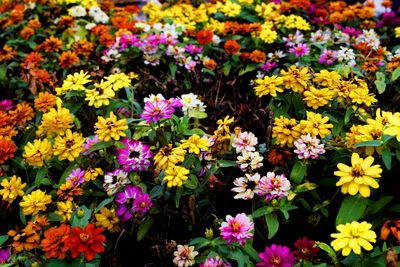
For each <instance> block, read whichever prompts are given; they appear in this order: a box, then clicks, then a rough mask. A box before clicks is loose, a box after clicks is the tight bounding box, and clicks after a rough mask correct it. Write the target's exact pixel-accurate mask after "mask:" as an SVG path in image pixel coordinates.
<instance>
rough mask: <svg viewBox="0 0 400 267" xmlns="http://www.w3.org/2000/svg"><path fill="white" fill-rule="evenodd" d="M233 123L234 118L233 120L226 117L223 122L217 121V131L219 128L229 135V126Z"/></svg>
mask: <svg viewBox="0 0 400 267" xmlns="http://www.w3.org/2000/svg"><path fill="white" fill-rule="evenodd" d="M234 121H235V118H234V117H232V118H229V116H226V117H225V118H224V120H221V119H219V120H218V121H217V124H218V130H219V129H220V128H222V129H224V130H225V132H226V133H230V130H229V126H230V125H231V124H232V123H233V122H234Z"/></svg>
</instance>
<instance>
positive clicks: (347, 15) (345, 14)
mask: <svg viewBox="0 0 400 267" xmlns="http://www.w3.org/2000/svg"><path fill="white" fill-rule="evenodd" d="M343 18H344V19H348V20H354V19H356V18H357V16H356V13H354V11H353V10H350V9H346V10H345V11H343Z"/></svg>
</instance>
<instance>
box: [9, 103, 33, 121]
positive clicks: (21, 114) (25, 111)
mask: <svg viewBox="0 0 400 267" xmlns="http://www.w3.org/2000/svg"><path fill="white" fill-rule="evenodd" d="M8 113H9V114H10V117H11V119H12V121H13V122H14V123H18V124H19V125H22V124H23V123H25V122H27V121H30V120H32V119H33V116H35V112H34V111H33V108H32V107H31V106H30V105H29V104H27V103H20V104H18V105H17V108H16V109H14V110H10V111H9V112H8Z"/></svg>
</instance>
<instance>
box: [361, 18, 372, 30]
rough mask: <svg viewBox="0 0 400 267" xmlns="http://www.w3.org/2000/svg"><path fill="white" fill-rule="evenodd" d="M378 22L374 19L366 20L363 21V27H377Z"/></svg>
mask: <svg viewBox="0 0 400 267" xmlns="http://www.w3.org/2000/svg"><path fill="white" fill-rule="evenodd" d="M375 26H376V23H375V22H374V21H372V20H364V21H363V22H361V25H360V27H361V29H367V30H370V29H375Z"/></svg>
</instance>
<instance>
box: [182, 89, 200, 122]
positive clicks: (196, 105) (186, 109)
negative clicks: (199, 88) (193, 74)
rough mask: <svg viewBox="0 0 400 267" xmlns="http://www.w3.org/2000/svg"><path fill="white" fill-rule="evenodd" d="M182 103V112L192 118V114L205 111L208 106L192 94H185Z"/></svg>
mask: <svg viewBox="0 0 400 267" xmlns="http://www.w3.org/2000/svg"><path fill="white" fill-rule="evenodd" d="M180 99H181V103H182V112H183V114H185V115H187V116H189V117H190V116H191V114H192V112H193V111H195V110H197V111H205V110H206V106H205V105H204V103H203V102H201V101H200V99H198V98H197V95H195V94H193V93H190V94H183V95H181V97H180Z"/></svg>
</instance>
